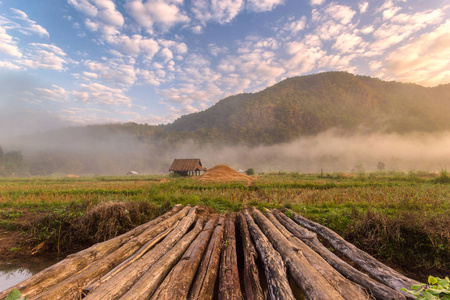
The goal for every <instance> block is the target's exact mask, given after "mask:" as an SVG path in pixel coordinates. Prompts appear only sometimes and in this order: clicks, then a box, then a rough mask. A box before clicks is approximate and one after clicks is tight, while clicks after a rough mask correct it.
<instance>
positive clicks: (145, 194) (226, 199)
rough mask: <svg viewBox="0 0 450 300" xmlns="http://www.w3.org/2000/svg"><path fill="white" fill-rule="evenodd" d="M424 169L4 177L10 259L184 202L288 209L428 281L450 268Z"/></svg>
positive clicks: (442, 208) (438, 189)
mask: <svg viewBox="0 0 450 300" xmlns="http://www.w3.org/2000/svg"><path fill="white" fill-rule="evenodd" d="M432 175H433V174H428V173H426V172H409V173H401V172H386V173H385V172H383V173H381V172H380V173H358V174H343V173H333V174H323V175H318V174H298V173H284V172H278V173H270V174H259V175H257V176H255V178H254V180H253V182H252V184H250V185H248V184H244V183H202V182H199V181H197V180H196V179H192V178H189V179H184V178H169V177H165V176H129V177H116V176H94V177H81V178H50V177H49V178H4V179H1V180H0V239H1V240H2V247H1V248H2V249H1V250H0V254H1V255H2V256H3V257H14V256H18V255H29V254H30V253H31V252H35V253H36V255H48V254H50V253H56V252H60V253H61V254H62V255H63V254H67V253H71V252H75V251H79V250H81V249H83V248H85V247H87V246H89V245H91V244H93V243H95V242H99V241H102V240H105V239H108V238H111V237H113V236H115V235H118V234H121V233H123V232H125V231H127V230H129V229H131V228H133V227H135V226H136V225H139V224H142V223H144V222H147V221H148V220H150V219H152V218H154V217H156V216H158V215H160V214H162V213H164V212H165V211H167V210H168V209H170V208H171V207H172V206H173V205H175V204H177V203H181V204H193V205H202V206H207V207H209V208H211V209H212V210H215V211H218V212H228V211H238V210H240V209H242V208H243V207H245V206H246V205H253V206H257V207H258V208H260V209H262V208H264V207H268V208H290V209H292V210H294V211H296V212H298V213H300V214H301V215H303V216H305V217H307V218H310V219H312V220H314V221H317V222H319V223H321V224H323V225H325V226H327V227H329V228H331V229H333V230H335V231H336V232H338V233H339V234H341V235H342V236H343V237H344V238H345V239H347V240H348V241H350V242H352V243H354V244H355V245H357V246H358V247H359V248H361V249H363V250H365V251H367V252H369V253H370V254H372V255H374V256H375V257H376V258H377V259H379V260H381V261H383V262H385V263H387V264H388V265H390V266H393V267H395V268H396V269H399V270H401V271H402V272H404V273H406V274H408V275H410V276H411V277H415V278H417V279H419V280H421V281H425V279H426V277H427V275H429V274H431V275H439V276H441V277H443V276H444V275H448V274H449V273H450V261H449V259H448V257H450V232H449V230H450V229H449V228H450V203H449V201H450V200H449V199H450V183H449V182H450V180H449V178H448V177H447V174H446V173H445V172H443V173H442V174H441V175H440V176H439V177H436V176H432Z"/></svg>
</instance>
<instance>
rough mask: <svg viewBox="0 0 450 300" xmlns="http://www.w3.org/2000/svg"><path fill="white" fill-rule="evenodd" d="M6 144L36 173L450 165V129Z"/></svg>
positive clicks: (80, 137)
mask: <svg viewBox="0 0 450 300" xmlns="http://www.w3.org/2000/svg"><path fill="white" fill-rule="evenodd" d="M3 149H4V151H5V152H7V151H11V150H19V151H21V152H22V154H23V157H24V162H25V165H26V166H27V169H26V170H25V171H26V172H28V174H30V175H51V174H57V175H66V174H77V175H95V174H99V175H106V174H108V175H123V174H125V173H126V172H128V171H130V170H135V171H138V172H139V173H141V174H166V173H168V169H169V166H170V164H171V162H172V161H173V159H174V158H200V159H201V160H202V163H203V165H204V166H206V167H207V168H211V167H213V166H215V165H217V164H222V163H224V164H227V165H229V166H231V167H233V168H235V169H243V170H246V169H247V168H253V169H255V171H256V172H277V171H293V172H304V173H319V172H321V170H323V172H326V173H332V172H360V171H366V172H370V171H376V170H377V165H378V163H379V162H382V163H384V164H385V170H386V171H391V170H396V171H410V170H413V171H419V170H420V171H430V172H439V171H440V170H442V169H447V168H448V167H450V132H440V133H427V134H424V133H415V134H407V135H400V134H379V133H374V134H363V133H355V134H346V135H343V134H341V133H338V131H336V130H329V131H327V132H324V133H321V134H318V135H316V136H308V137H303V138H299V139H297V140H295V141H293V142H290V143H284V144H277V145H272V146H256V147H250V146H242V145H234V146H225V145H218V144H214V143H209V144H206V145H202V146H200V145H199V144H198V143H196V142H194V141H193V140H188V141H186V142H184V143H182V144H178V145H174V146H173V147H170V148H167V147H166V146H164V147H163V146H162V145H160V144H159V143H158V142H155V143H152V142H151V141H139V140H138V139H136V138H135V137H133V136H131V135H128V134H125V133H122V134H111V133H107V132H106V131H105V132H102V131H99V132H97V134H96V135H92V134H86V132H85V131H76V130H74V131H73V132H72V133H71V134H70V135H67V133H66V132H64V135H60V136H58V138H55V136H54V135H52V136H51V138H50V137H48V138H42V137H41V138H39V139H33V138H32V137H31V136H30V137H28V138H21V139H19V140H16V141H15V142H12V143H8V144H5V145H3Z"/></svg>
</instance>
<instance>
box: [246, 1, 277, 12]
mask: <svg viewBox="0 0 450 300" xmlns="http://www.w3.org/2000/svg"><path fill="white" fill-rule="evenodd" d="M282 4H284V0H247V3H246V8H247V10H250V11H254V12H264V11H271V10H273V9H274V8H275V7H277V6H278V5H282Z"/></svg>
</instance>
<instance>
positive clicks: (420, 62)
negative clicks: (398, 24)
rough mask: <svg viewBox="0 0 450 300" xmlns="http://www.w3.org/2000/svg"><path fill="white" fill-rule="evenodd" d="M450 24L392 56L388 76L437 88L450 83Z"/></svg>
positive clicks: (386, 70)
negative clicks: (439, 85)
mask: <svg viewBox="0 0 450 300" xmlns="http://www.w3.org/2000/svg"><path fill="white" fill-rule="evenodd" d="M449 32H450V21H446V22H445V23H444V24H442V25H441V26H439V27H438V28H437V29H436V30H434V31H432V32H429V33H425V34H422V35H421V36H419V37H418V38H417V39H414V40H413V41H411V42H409V43H407V44H406V45H404V46H402V47H399V48H398V49H396V50H395V51H393V52H392V53H390V54H389V56H388V57H387V58H386V60H385V61H384V63H383V64H382V66H383V67H384V70H383V71H382V72H383V73H384V76H386V77H390V78H395V79H397V80H400V81H404V82H416V83H419V84H423V85H426V86H434V85H438V84H442V83H448V82H450V35H449V34H448V33H449Z"/></svg>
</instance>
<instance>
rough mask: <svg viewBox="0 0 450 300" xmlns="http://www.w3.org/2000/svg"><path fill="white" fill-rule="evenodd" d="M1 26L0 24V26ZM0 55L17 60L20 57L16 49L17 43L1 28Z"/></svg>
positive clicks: (20, 53) (17, 48)
mask: <svg viewBox="0 0 450 300" xmlns="http://www.w3.org/2000/svg"><path fill="white" fill-rule="evenodd" d="M2 25H3V24H2V23H0V26H2ZM0 53H3V54H6V55H9V56H13V57H18V58H20V57H22V52H21V51H20V50H19V47H17V42H16V41H15V40H14V38H13V37H12V36H10V35H9V34H7V33H6V30H5V28H3V27H0Z"/></svg>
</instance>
